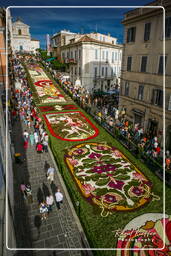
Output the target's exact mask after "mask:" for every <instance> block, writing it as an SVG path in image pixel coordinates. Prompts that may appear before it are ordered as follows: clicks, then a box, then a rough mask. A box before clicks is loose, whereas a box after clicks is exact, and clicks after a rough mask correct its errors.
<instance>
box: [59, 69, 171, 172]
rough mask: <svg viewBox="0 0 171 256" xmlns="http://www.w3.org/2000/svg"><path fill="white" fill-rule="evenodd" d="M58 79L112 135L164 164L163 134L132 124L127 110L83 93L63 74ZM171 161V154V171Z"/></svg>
mask: <svg viewBox="0 0 171 256" xmlns="http://www.w3.org/2000/svg"><path fill="white" fill-rule="evenodd" d="M56 76H57V78H58V80H59V82H60V83H61V84H62V86H63V89H64V90H65V92H67V93H69V94H70V95H71V96H72V97H73V99H74V100H76V101H77V102H79V103H80V105H81V107H83V108H84V109H85V110H87V109H88V110H89V106H91V111H88V112H89V113H90V114H93V116H95V118H96V119H97V120H98V121H99V122H101V123H102V124H103V126H104V127H105V128H107V129H108V130H109V131H110V132H111V133H115V134H116V130H117V135H121V136H123V137H124V138H125V139H127V140H128V141H131V142H132V143H134V144H135V145H137V146H138V148H139V151H140V152H142V153H143V154H146V156H147V157H148V156H149V157H151V158H153V159H154V160H156V161H158V162H159V163H162V158H163V148H162V144H161V138H162V135H161V134H151V133H150V131H149V133H146V132H145V131H144V129H143V127H142V126H141V124H139V123H136V124H134V125H133V124H132V123H131V122H129V121H128V120H127V119H126V111H125V109H124V108H123V109H121V110H120V111H119V110H118V106H117V103H116V104H113V105H112V104H110V103H109V100H108V97H106V96H105V95H104V96H98V97H97V96H91V95H90V94H89V93H88V92H86V91H83V88H77V87H74V85H73V84H72V83H71V82H70V81H66V80H65V79H63V75H62V73H57V75H56ZM168 159H170V160H171V155H170V152H169V153H168V154H167V163H166V166H167V169H171V165H169V164H168V163H169V160H168Z"/></svg>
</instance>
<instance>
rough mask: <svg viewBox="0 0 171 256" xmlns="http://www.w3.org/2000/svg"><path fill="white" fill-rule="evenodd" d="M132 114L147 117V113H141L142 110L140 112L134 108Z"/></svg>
mask: <svg viewBox="0 0 171 256" xmlns="http://www.w3.org/2000/svg"><path fill="white" fill-rule="evenodd" d="M132 112H134V113H135V114H137V115H140V116H144V115H145V113H144V112H143V111H141V110H139V109H137V108H133V109H132Z"/></svg>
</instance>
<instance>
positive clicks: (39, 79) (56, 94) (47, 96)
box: [27, 64, 66, 103]
mask: <svg viewBox="0 0 171 256" xmlns="http://www.w3.org/2000/svg"><path fill="white" fill-rule="evenodd" d="M27 69H28V72H29V74H30V76H31V79H32V81H33V84H34V86H35V88H36V91H37V94H38V96H39V99H40V102H41V103H53V102H66V99H65V98H64V96H63V95H62V94H61V92H60V90H59V89H57V88H56V86H55V85H54V84H53V82H52V81H51V80H49V78H48V76H47V75H46V73H45V72H44V71H43V69H42V68H41V67H40V66H39V65H35V64H29V65H27Z"/></svg>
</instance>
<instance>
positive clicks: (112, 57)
mask: <svg viewBox="0 0 171 256" xmlns="http://www.w3.org/2000/svg"><path fill="white" fill-rule="evenodd" d="M112 63H114V52H112Z"/></svg>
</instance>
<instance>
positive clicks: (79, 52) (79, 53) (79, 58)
mask: <svg viewBox="0 0 171 256" xmlns="http://www.w3.org/2000/svg"><path fill="white" fill-rule="evenodd" d="M79 59H81V49H79Z"/></svg>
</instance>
